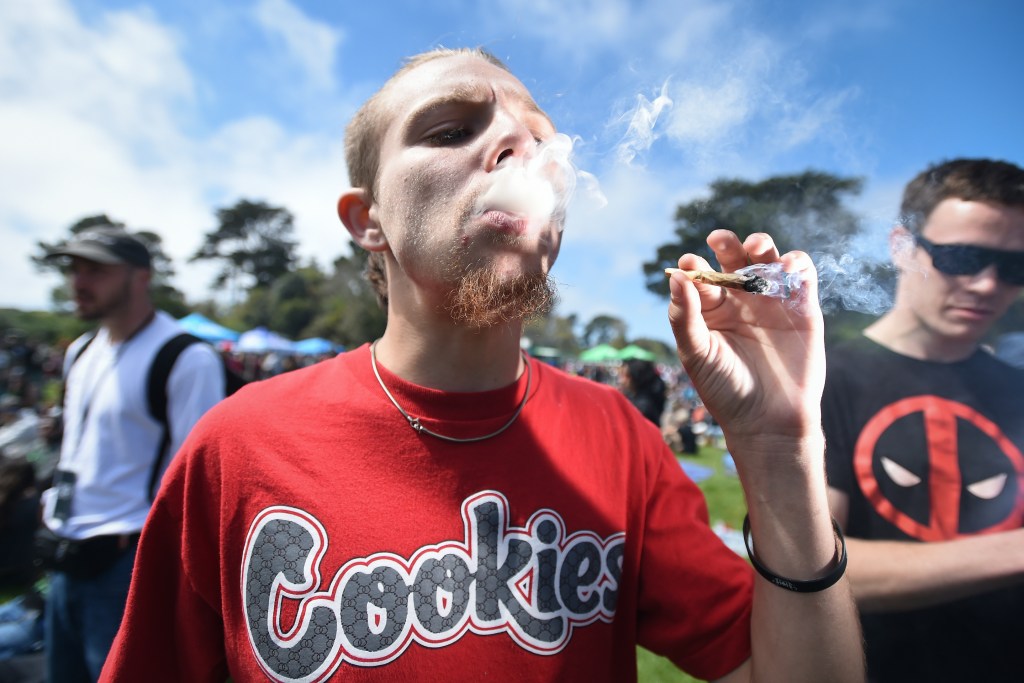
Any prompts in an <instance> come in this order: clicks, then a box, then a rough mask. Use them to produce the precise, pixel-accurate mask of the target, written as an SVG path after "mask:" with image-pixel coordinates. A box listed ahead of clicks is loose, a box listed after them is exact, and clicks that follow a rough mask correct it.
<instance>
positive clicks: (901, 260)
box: [889, 223, 915, 270]
mask: <svg viewBox="0 0 1024 683" xmlns="http://www.w3.org/2000/svg"><path fill="white" fill-rule="evenodd" d="M914 247H915V244H914V235H913V234H912V233H911V232H910V230H909V229H908V228H907V227H906V226H904V225H902V224H900V223H897V224H896V225H894V226H892V231H890V232H889V255H890V256H891V257H892V262H893V264H894V265H895V266H896V267H897V268H899V269H901V270H902V269H903V268H904V267H905V266H906V265H907V263H908V262H909V260H910V258H911V257H912V256H913V254H914Z"/></svg>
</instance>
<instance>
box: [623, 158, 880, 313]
mask: <svg viewBox="0 0 1024 683" xmlns="http://www.w3.org/2000/svg"><path fill="white" fill-rule="evenodd" d="M862 186H863V180H862V179H860V178H841V177H839V176H834V175H831V174H829V173H824V172H820V171H805V172H803V173H800V174H797V175H785V176H774V177H770V178H767V179H766V180H762V181H760V182H749V181H746V180H740V179H735V178H734V179H720V180H716V181H715V182H713V183H711V195H710V197H707V198H703V199H697V200H695V201H693V202H690V203H689V204H683V205H681V206H679V207H678V208H677V209H676V216H675V221H676V227H675V235H676V239H675V240H674V241H672V242H668V243H666V244H663V245H661V246H659V247H658V248H657V252H656V255H655V258H654V260H653V261H649V262H645V263H644V264H643V269H644V275H645V277H646V280H647V288H648V289H649V290H650V291H652V292H654V293H655V294H658V295H660V296H663V297H665V298H667V297H668V281H667V280H666V278H665V274H664V269H665V268H668V267H674V266H675V265H676V263H677V261H678V259H679V257H680V256H681V255H682V254H684V253H687V252H690V253H694V254H698V255H700V256H703V257H704V258H706V259H707V260H708V261H709V262H710V263H711V264H712V266H715V267H717V263H716V260H715V258H714V255H713V254H712V253H711V251H710V249H708V246H707V243H706V241H705V240H706V239H707V236H708V235H709V234H710V233H711V232H712V231H713V230H715V229H717V228H728V229H729V230H732V231H733V232H735V233H736V234H737V235H739V236H740V239H741V240H742V239H745V238H746V237H747V236H748V235H750V234H751V233H754V232H767V233H770V234H771V235H772V237H773V238H774V239H775V242H776V244H777V245H778V247H779V250H780V251H781V252H786V251H790V250H791V249H794V248H799V249H801V250H803V251H807V252H812V253H813V252H815V251H828V247H829V246H831V245H834V244H836V243H838V242H841V241H842V240H843V239H845V238H849V237H851V236H853V235H854V234H856V233H857V231H858V230H859V229H860V221H859V218H858V217H857V215H856V214H854V213H853V212H851V211H850V210H849V209H847V208H846V207H845V206H844V205H843V199H844V198H845V197H846V196H847V195H857V194H859V193H860V191H861V189H862Z"/></svg>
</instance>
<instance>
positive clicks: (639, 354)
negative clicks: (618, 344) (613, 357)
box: [619, 344, 657, 362]
mask: <svg viewBox="0 0 1024 683" xmlns="http://www.w3.org/2000/svg"><path fill="white" fill-rule="evenodd" d="M634 358H635V359H639V360H649V361H651V362H654V360H655V359H656V358H657V356H655V355H654V354H653V353H651V352H650V351H648V350H647V349H645V348H643V347H640V346H637V345H636V344H630V345H629V346H627V347H625V348H623V349H621V350H620V351H619V360H632V359H634Z"/></svg>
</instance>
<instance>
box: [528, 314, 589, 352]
mask: <svg viewBox="0 0 1024 683" xmlns="http://www.w3.org/2000/svg"><path fill="white" fill-rule="evenodd" d="M575 328H576V316H575V315H569V316H565V317H563V316H558V315H555V314H553V313H549V314H547V315H545V316H539V317H537V318H534V319H532V320H529V321H527V323H526V326H525V327H524V329H523V335H524V336H525V337H526V338H527V339H529V340H530V342H531V343H532V344H533V346H534V347H547V348H552V349H557V350H558V351H559V352H560V353H561V355H562V357H563V358H574V357H575V356H576V355H577V354H578V353H579V352H580V350H581V348H582V347H581V346H580V342H579V340H578V339H577V338H576V333H575V331H574V330H575Z"/></svg>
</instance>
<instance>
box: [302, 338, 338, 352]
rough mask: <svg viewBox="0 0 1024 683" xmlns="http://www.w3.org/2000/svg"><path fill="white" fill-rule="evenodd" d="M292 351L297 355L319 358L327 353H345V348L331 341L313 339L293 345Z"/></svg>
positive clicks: (303, 340)
mask: <svg viewBox="0 0 1024 683" xmlns="http://www.w3.org/2000/svg"><path fill="white" fill-rule="evenodd" d="M292 349H293V350H294V351H295V353H298V354H302V355H304V356H319V355H321V354H325V353H340V352H342V351H344V350H345V349H344V347H342V346H338V345H336V344H335V343H334V342H332V341H331V340H329V339H324V338H323V337H311V338H309V339H302V340H300V341H297V342H295V343H294V344H292Z"/></svg>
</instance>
